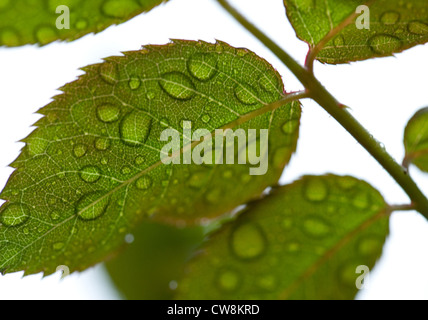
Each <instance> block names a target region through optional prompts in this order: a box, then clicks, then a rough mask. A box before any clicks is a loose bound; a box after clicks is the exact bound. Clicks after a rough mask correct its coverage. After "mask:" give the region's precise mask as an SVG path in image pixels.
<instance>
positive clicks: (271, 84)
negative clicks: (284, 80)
mask: <svg viewBox="0 0 428 320" xmlns="http://www.w3.org/2000/svg"><path fill="white" fill-rule="evenodd" d="M259 85H260V87H261V88H262V89H263V90H265V91H267V92H278V91H279V89H278V88H277V86H278V85H277V81H275V80H274V79H272V78H269V77H268V76H266V75H262V76H261V77H260V79H259Z"/></svg>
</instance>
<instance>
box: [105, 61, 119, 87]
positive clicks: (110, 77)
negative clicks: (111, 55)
mask: <svg viewBox="0 0 428 320" xmlns="http://www.w3.org/2000/svg"><path fill="white" fill-rule="evenodd" d="M100 76H101V78H102V79H103V80H104V81H105V82H107V83H108V84H115V83H116V82H117V81H118V80H119V70H118V67H117V65H116V63H114V62H104V63H103V64H101V65H100Z"/></svg>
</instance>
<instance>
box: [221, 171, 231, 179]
mask: <svg viewBox="0 0 428 320" xmlns="http://www.w3.org/2000/svg"><path fill="white" fill-rule="evenodd" d="M232 177H233V171H232V170H226V171H225V172H223V178H225V179H230V178H232Z"/></svg>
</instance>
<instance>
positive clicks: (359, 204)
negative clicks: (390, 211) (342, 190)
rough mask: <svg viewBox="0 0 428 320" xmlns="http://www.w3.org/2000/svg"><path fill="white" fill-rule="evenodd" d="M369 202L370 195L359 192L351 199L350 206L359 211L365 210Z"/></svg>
mask: <svg viewBox="0 0 428 320" xmlns="http://www.w3.org/2000/svg"><path fill="white" fill-rule="evenodd" d="M370 202H371V201H370V195H369V194H368V193H367V192H359V193H358V194H356V195H354V196H353V197H352V204H353V205H354V207H356V208H357V209H360V210H364V209H367V208H368V207H369V205H370Z"/></svg>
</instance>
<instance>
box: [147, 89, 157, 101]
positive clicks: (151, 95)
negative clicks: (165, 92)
mask: <svg viewBox="0 0 428 320" xmlns="http://www.w3.org/2000/svg"><path fill="white" fill-rule="evenodd" d="M146 96H147V99H149V100H153V99H154V98H155V97H156V93H154V92H153V91H150V92H147V95H146Z"/></svg>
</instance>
